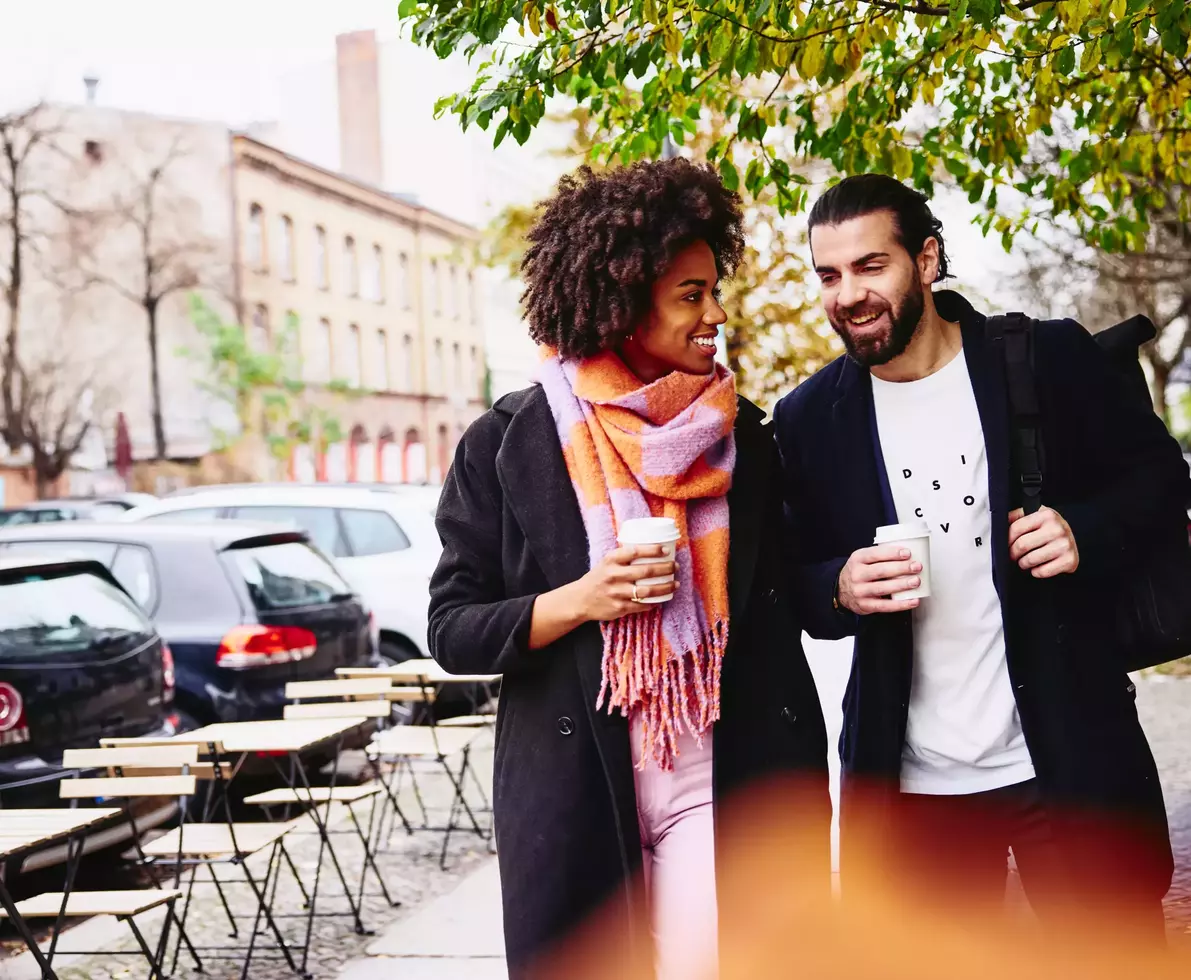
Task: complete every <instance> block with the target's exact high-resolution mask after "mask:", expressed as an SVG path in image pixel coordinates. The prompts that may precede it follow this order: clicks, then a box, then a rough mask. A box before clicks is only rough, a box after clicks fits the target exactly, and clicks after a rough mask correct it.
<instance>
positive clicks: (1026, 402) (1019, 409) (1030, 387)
mask: <svg viewBox="0 0 1191 980" xmlns="http://www.w3.org/2000/svg"><path fill="white" fill-rule="evenodd" d="M1037 323H1038V321H1037V320H1033V319H1031V318H1030V317H1028V316H1026V315H1025V314H1024V313H1007V314H1005V315H1004V316H990V317H989V318H988V320H987V321H986V324H985V330H986V335H987V337H988V339H989V341H990V342H991V343H992V345H993V348H994V349H999V350H1000V351H1001V355H1002V358H1003V361H1004V364H1005V382H1006V388H1007V392H1008V398H1009V423H1010V438H1011V439H1012V444H1013V462H1014V468H1015V469H1016V470H1017V473H1018V477H1019V479H1020V480H1021V506H1022V509H1023V510H1024V511H1025V513H1027V514H1033V513H1034V512H1035V511H1037V510H1038V508H1040V507H1041V506H1042V475H1043V461H1044V457H1043V451H1042V420H1041V417H1040V414H1039V410H1038V385H1037V382H1036V379H1035V376H1034V330H1035V328H1036V326H1037Z"/></svg>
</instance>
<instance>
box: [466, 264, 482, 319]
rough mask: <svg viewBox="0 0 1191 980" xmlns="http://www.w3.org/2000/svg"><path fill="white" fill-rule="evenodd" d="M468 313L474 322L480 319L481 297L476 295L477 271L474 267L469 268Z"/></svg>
mask: <svg viewBox="0 0 1191 980" xmlns="http://www.w3.org/2000/svg"><path fill="white" fill-rule="evenodd" d="M467 315H468V316H469V317H470V318H471V322H472V323H478V322H479V320H480V298H479V296H477V295H476V273H475V270H474V269H468V270H467Z"/></svg>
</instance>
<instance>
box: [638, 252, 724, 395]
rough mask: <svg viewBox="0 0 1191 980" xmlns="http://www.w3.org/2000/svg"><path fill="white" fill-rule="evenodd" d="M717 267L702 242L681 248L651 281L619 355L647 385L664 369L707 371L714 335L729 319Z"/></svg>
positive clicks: (711, 360) (710, 365)
mask: <svg viewBox="0 0 1191 980" xmlns="http://www.w3.org/2000/svg"><path fill="white" fill-rule="evenodd" d="M718 284H719V270H718V268H717V267H716V261H715V255H714V254H713V253H712V251H711V247H710V246H709V245H708V244H707V243H706V242H704V241H695V242H692V243H691V244H690V245H688V246H687V247H686V248H684V249H683V250H682V251H681V252H679V253H678V254H677V255H676V256H674V261H672V262H671V263H670V266H669V267H668V268H667V269H666V271H665V272H664V273H662V275H661V276H659V277H658V279H657V280H656V281H655V282H654V284H653V290H652V300H653V302H652V305H651V306H650V309H649V312H648V314H646V317H645V320H644V322H643V323H641V324H640V325H639V326H638V327H637V329H636V331H635V332H634V333H633V336H632V337H630V338H629V339H628V340H626V341H625V342H624V344H623V345H622V346H621V351H620V353H621V356H622V357H623V358H624V360H625V363H626V364H628V366H629V367H630V368H632V370H633V371H634V373H635V374H636V375H637V376H638V377H639V378H641V380H642V381H644V382H646V383H647V384H648V383H649V382H652V381H656V380H657V379H658V378H660V377H662V376H664V375H666V374H669V373H670V372H671V371H681V372H683V373H684V374H709V373H711V371H712V369H713V367H714V365H715V353H716V347H715V339H716V335H717V334H718V333H719V328H720V324H722V323H723V322H724V321H725V320H727V319H728V317H727V314H726V313H724V308H723V307H722V306H720V301H719V296H718V293H719V290H718Z"/></svg>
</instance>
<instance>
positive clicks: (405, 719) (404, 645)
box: [380, 638, 422, 725]
mask: <svg viewBox="0 0 1191 980" xmlns="http://www.w3.org/2000/svg"><path fill="white" fill-rule="evenodd" d="M421 656H422V653H421V651H420V650H418V648H417V647H415V646H414V645H413V644H412V643H410V642H409V640H406V639H402V638H397V639H393V640H389V639H382V640H381V641H380V659H381V660H382V661H384V662H385V663H386V664H389V665H396V664H401V663H405V661H407V660H417V659H419V658H420V657H421ZM414 715H415V706H414V705H412V704H400V703H398V704H394V705H393V719H392V720H393V724H395V725H409V724H412V723H413V721H414Z"/></svg>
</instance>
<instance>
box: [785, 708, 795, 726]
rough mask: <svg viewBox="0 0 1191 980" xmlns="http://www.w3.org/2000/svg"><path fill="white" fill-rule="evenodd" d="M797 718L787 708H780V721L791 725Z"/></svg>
mask: <svg viewBox="0 0 1191 980" xmlns="http://www.w3.org/2000/svg"><path fill="white" fill-rule="evenodd" d="M797 720H798V715H796V714H794V712H793V711H791V710H790V709H789V708H782V721H784V722H785V723H786V724H787V725H793V724H794V722H796V721H797Z"/></svg>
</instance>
